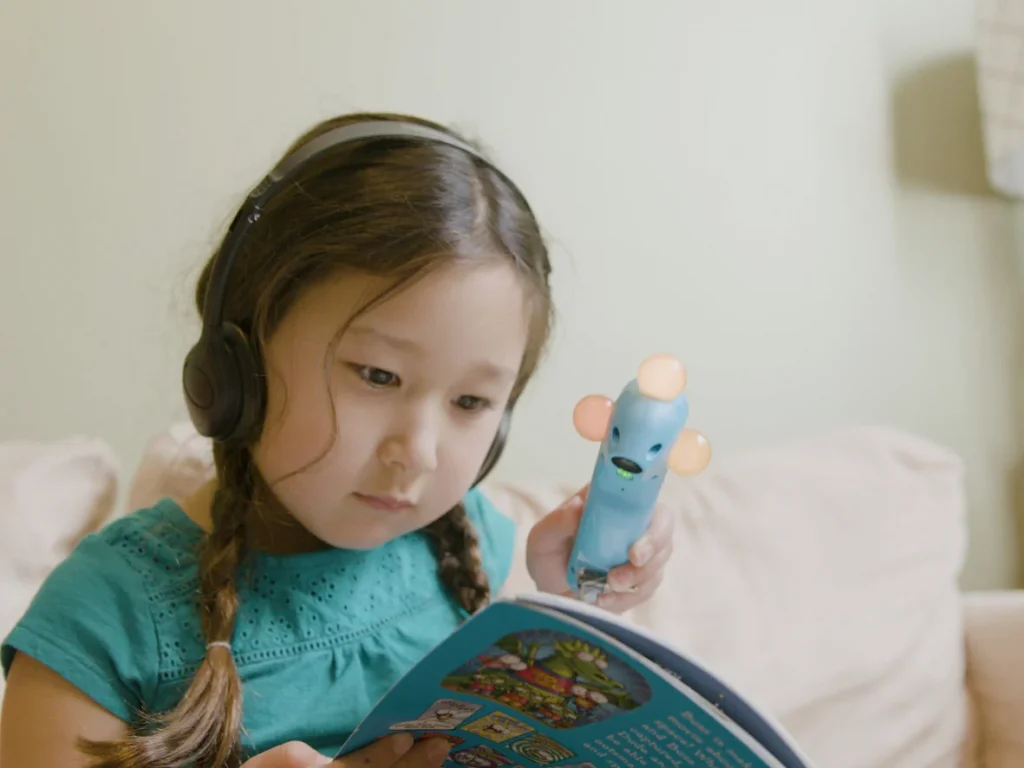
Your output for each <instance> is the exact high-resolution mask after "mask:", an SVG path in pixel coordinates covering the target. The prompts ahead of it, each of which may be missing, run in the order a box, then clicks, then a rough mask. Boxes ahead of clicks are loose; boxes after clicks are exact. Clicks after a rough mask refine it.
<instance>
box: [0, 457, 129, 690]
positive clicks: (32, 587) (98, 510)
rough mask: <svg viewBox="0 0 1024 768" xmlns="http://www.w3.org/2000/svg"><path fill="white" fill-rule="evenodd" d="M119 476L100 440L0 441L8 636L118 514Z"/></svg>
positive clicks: (0, 558)
mask: <svg viewBox="0 0 1024 768" xmlns="http://www.w3.org/2000/svg"><path fill="white" fill-rule="evenodd" d="M117 478H118V462H117V460H116V457H115V456H114V452H113V450H111V448H110V447H109V446H108V445H107V444H106V443H104V442H102V441H100V440H96V439H92V438H87V437H69V438H67V439H63V440H54V441H9V442H0V524H2V526H3V532H4V533H3V536H0V637H5V636H6V635H7V633H8V632H9V631H10V630H11V628H12V627H13V626H14V624H15V623H17V621H18V619H20V618H21V616H22V614H23V613H24V611H25V609H26V608H27V607H28V604H29V602H31V600H32V597H33V596H34V595H35V593H36V590H38V589H39V586H40V585H41V584H42V582H43V580H44V579H45V578H46V577H47V576H48V575H49V573H50V571H52V570H53V568H54V567H55V566H56V565H57V564H58V563H60V561H61V560H62V559H63V558H64V557H65V556H66V555H67V554H68V553H69V552H70V551H71V549H72V548H73V547H74V546H75V545H76V544H77V543H78V542H79V541H80V540H81V539H82V537H83V536H85V535H86V534H88V533H91V532H93V531H96V530H98V529H99V528H100V527H101V526H102V525H103V524H104V523H105V522H106V521H107V520H108V519H109V518H110V517H111V515H112V514H113V512H114V507H115V503H116V496H117V487H118V481H117ZM2 690H3V681H2V680H0V692H2Z"/></svg>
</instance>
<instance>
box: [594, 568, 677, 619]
mask: <svg viewBox="0 0 1024 768" xmlns="http://www.w3.org/2000/svg"><path fill="white" fill-rule="evenodd" d="M663 578H664V573H663V572H661V573H658V574H656V575H655V576H654V577H652V578H650V579H648V580H647V581H645V582H644V583H643V585H642V586H640V587H639V588H638V589H637V590H636V591H635V592H627V593H618V592H606V593H605V594H603V595H601V596H599V597H598V598H597V604H598V606H600V607H601V608H604V609H605V610H607V611H611V612H612V613H625V612H626V611H628V610H629V609H630V608H635V607H636V606H638V605H640V604H641V603H643V602H645V601H647V600H649V599H650V597H651V595H653V594H654V592H655V591H656V590H657V589H658V587H659V586H660V585H661V581H662V579H663Z"/></svg>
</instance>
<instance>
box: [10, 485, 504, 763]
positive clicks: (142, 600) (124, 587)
mask: <svg viewBox="0 0 1024 768" xmlns="http://www.w3.org/2000/svg"><path fill="white" fill-rule="evenodd" d="M465 503H466V510H467V512H468V514H469V517H470V520H471V521H472V523H473V525H474V527H475V529H476V531H477V532H478V534H479V540H480V546H481V550H482V552H481V554H482V556H483V562H484V567H485V569H486V570H487V573H488V576H489V578H490V584H491V590H492V594H493V593H496V592H497V591H498V589H499V588H500V586H501V585H502V583H503V582H504V581H505V579H506V578H507V576H508V573H509V569H510V568H511V562H512V550H513V545H514V538H515V531H514V523H513V522H512V521H511V520H510V519H509V518H507V517H505V516H504V515H502V514H501V513H500V512H498V510H497V509H495V508H494V506H493V505H491V503H490V502H489V501H488V500H487V499H486V498H485V497H484V496H483V495H482V494H481V493H480V492H479V491H477V490H473V491H470V493H469V494H467V496H466V497H465ZM202 536H203V532H202V530H201V529H200V528H199V527H198V526H197V525H196V524H195V523H194V522H193V521H192V520H191V519H190V518H188V517H187V516H186V515H185V513H184V512H183V511H182V510H181V508H180V507H179V506H178V505H177V504H175V503H174V502H172V501H170V500H168V499H164V500H162V501H160V502H159V503H157V504H156V505H155V506H153V507H151V508H148V509H143V510H139V511H137V512H135V513H133V514H131V515H128V516H126V517H124V518H122V519H119V520H116V521H114V522H113V523H111V524H109V525H108V526H106V527H105V528H104V529H103V530H101V531H99V532H98V533H95V534H93V535H90V536H88V537H87V538H85V539H84V540H83V541H82V542H81V543H80V544H79V545H78V546H77V547H76V548H75V549H74V551H73V552H72V553H71V554H70V555H69V556H68V557H67V558H66V559H65V560H64V561H63V562H62V563H61V564H60V565H59V566H58V567H57V568H56V569H55V570H54V571H53V572H52V573H51V574H50V576H49V578H47V580H46V582H45V583H44V584H43V586H42V587H41V589H40V590H39V592H38V593H37V595H36V596H35V598H34V600H33V602H32V604H31V605H30V607H29V608H28V610H27V611H26V613H25V615H24V617H23V618H22V619H21V621H20V622H19V623H18V624H17V625H16V626H15V628H14V629H13V630H12V631H11V633H10V635H9V636H8V637H7V639H6V640H5V641H4V643H3V646H2V648H0V662H2V666H3V672H4V675H5V676H6V675H7V672H8V671H9V669H10V665H11V662H12V661H13V659H14V655H15V652H17V651H21V652H24V653H25V654H27V655H29V656H33V657H34V658H36V659H37V660H38V661H40V662H42V663H43V664H45V665H46V666H48V667H50V668H51V669H53V670H54V671H55V672H57V673H58V674H59V675H61V676H62V677H64V678H65V679H67V680H68V681H69V682H70V683H72V684H73V685H75V686H76V687H78V688H79V689H81V690H82V691H83V692H84V693H85V694H86V695H88V696H89V697H90V698H92V699H93V700H94V701H96V702H97V703H98V704H99V705H100V706H102V707H104V708H105V709H107V710H109V711H110V712H112V713H113V714H114V715H116V716H117V717H119V718H121V719H123V720H125V721H128V722H131V721H133V720H135V719H136V713H137V712H138V711H139V710H145V711H148V712H160V711H165V710H167V709H170V708H171V707H173V706H174V705H175V704H176V703H177V702H178V700H179V699H180V697H181V695H182V694H183V693H184V691H185V689H186V688H187V687H188V684H189V681H190V680H191V678H192V675H193V673H194V672H195V670H196V667H197V665H198V664H199V662H200V661H201V660H202V658H203V656H204V654H205V644H206V643H205V639H204V638H203V636H202V629H201V627H200V624H199V618H198V613H197V609H196V605H195V596H196V590H197V573H196V563H197V560H196V551H197V545H198V544H199V542H200V541H201V538H202ZM251 563H252V566H251V568H249V569H248V570H247V572H249V573H251V574H252V578H243V579H240V580H239V585H238V590H239V597H240V607H239V612H238V617H237V620H236V622H235V630H234V637H233V639H232V653H233V654H234V658H235V664H236V665H237V667H238V670H239V674H240V676H241V678H242V683H243V702H244V703H243V725H244V730H245V733H243V736H242V739H243V746H244V747H245V748H246V750H247V751H252V752H262V751H264V750H266V749H269V748H270V747H272V746H275V745H277V744H280V743H283V742H285V741H289V740H291V739H299V740H302V741H305V742H307V743H309V744H311V745H312V746H313V747H315V748H316V749H318V750H319V751H321V752H322V753H324V754H328V755H333V754H334V752H336V751H337V749H338V748H339V747H340V746H341V744H342V742H343V741H344V740H345V738H346V737H347V736H348V735H349V733H351V731H352V730H354V728H355V727H356V725H357V724H358V722H359V721H360V719H362V717H363V716H365V715H366V713H367V712H368V711H369V709H370V708H371V707H372V706H373V704H374V703H375V702H376V701H377V700H378V699H379V698H380V697H381V696H382V695H383V694H384V693H385V692H386V691H387V689H388V688H389V687H390V686H391V685H392V684H393V683H394V682H395V681H396V680H398V678H399V677H401V675H402V674H403V673H405V672H406V671H407V670H408V669H409V668H410V667H411V666H412V665H414V664H415V663H416V662H417V661H419V660H420V659H421V658H422V657H423V656H424V655H425V654H426V653H427V652H428V651H429V650H430V649H431V648H432V647H433V646H435V645H436V644H437V643H438V642H440V641H441V640H442V639H444V638H445V637H446V636H447V635H448V634H450V633H451V632H452V631H453V630H454V629H455V628H456V627H457V626H458V624H459V623H460V622H461V621H463V620H464V618H465V612H464V611H463V610H462V609H461V608H459V607H458V606H457V605H456V603H455V602H454V600H453V599H452V598H451V596H450V595H449V593H448V591H447V590H446V589H445V588H444V586H443V585H442V584H441V582H440V580H439V578H438V576H437V558H436V556H435V553H434V550H433V548H432V545H431V543H430V541H429V540H428V539H427V537H426V535H425V534H423V533H421V532H419V531H417V532H414V533H410V534H407V535H405V536H402V537H399V538H398V539H395V540H393V541H391V542H389V543H387V544H385V545H384V546H381V547H379V548H377V549H373V550H369V551H354V550H339V549H331V550H323V551H319V552H313V553H309V554H303V555H291V556H285V557H281V556H272V555H267V554H263V553H260V554H257V555H254V556H253V557H252V559H251Z"/></svg>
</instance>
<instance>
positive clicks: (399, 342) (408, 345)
mask: <svg viewBox="0 0 1024 768" xmlns="http://www.w3.org/2000/svg"><path fill="white" fill-rule="evenodd" d="M348 331H349V333H352V334H354V335H356V336H373V337H374V338H376V339H378V340H379V341H383V342H384V343H385V344H388V345H390V346H392V347H395V348H396V349H401V350H405V351H407V352H420V351H422V349H423V348H422V347H421V346H420V345H419V344H417V343H416V342H415V341H413V340H412V339H403V338H401V337H399V336H392V335H391V334H389V333H382V332H381V331H378V330H377V329H376V328H370V327H369V326H361V325H353V326H351V327H350V328H349V329H348Z"/></svg>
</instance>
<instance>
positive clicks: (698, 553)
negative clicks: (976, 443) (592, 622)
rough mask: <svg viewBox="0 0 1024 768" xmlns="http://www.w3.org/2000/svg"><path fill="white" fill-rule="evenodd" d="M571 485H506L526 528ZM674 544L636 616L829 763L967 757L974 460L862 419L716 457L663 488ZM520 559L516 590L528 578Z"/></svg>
mask: <svg viewBox="0 0 1024 768" xmlns="http://www.w3.org/2000/svg"><path fill="white" fill-rule="evenodd" d="M586 479H587V478H582V479H577V480H576V481H575V482H574V483H572V484H564V485H553V484H548V485H538V486H536V487H527V486H522V485H509V484H495V485H493V486H492V487H491V488H490V489H489V490H490V495H491V498H492V499H493V500H494V501H495V503H496V504H497V505H498V506H499V507H500V508H502V509H504V510H507V511H508V512H509V514H511V515H512V516H513V517H514V518H516V519H517V521H518V522H519V523H520V525H519V547H520V549H521V550H522V549H524V548H525V540H526V535H527V533H528V529H529V525H530V523H531V522H532V521H533V520H535V519H536V518H537V517H539V516H540V515H542V514H544V513H545V512H546V511H547V510H550V509H552V508H554V506H556V505H557V504H558V503H559V502H560V501H561V500H562V499H564V498H565V497H566V496H567V495H568V494H570V493H572V492H573V491H575V490H576V487H577V486H578V485H582V484H583V483H584V482H586ZM661 500H662V503H664V504H666V505H668V506H669V507H670V508H671V509H672V510H673V511H674V512H675V514H676V526H675V532H674V544H675V552H674V556H673V559H672V561H671V562H670V564H669V566H668V569H667V574H666V579H665V582H664V584H663V585H662V587H661V589H660V590H659V591H658V593H657V594H656V595H655V597H654V599H653V600H651V601H650V602H648V603H646V604H645V605H643V606H641V607H640V608H638V609H636V610H634V611H632V612H631V613H630V614H629V615H628V616H627V618H628V619H629V620H630V621H634V622H637V623H639V624H641V625H644V626H646V627H648V628H652V629H653V630H654V631H655V632H656V633H657V634H658V635H659V636H660V637H662V638H663V639H664V640H666V641H668V642H670V643H672V644H674V645H676V646H677V647H679V648H680V649H683V650H685V651H687V652H689V653H691V654H694V655H695V656H696V657H697V658H699V659H702V660H704V662H705V663H707V664H708V665H709V666H710V667H711V668H712V669H714V670H716V671H718V672H720V673H721V675H722V677H723V678H724V679H726V680H728V681H730V682H731V683H732V684H733V685H735V686H736V687H737V688H738V689H739V690H741V691H743V692H744V693H746V694H749V695H750V696H751V697H752V698H753V700H754V701H755V702H756V703H758V704H759V705H760V706H762V707H763V708H764V709H765V710H767V711H768V713H769V714H770V715H771V716H773V717H774V718H775V719H776V720H778V721H780V722H781V723H782V724H783V725H784V726H786V728H787V729H788V730H789V731H790V732H791V733H793V734H794V735H795V737H796V738H797V740H798V741H799V743H800V744H801V746H802V748H803V750H804V751H805V752H806V753H807V754H808V755H809V756H810V757H812V758H813V759H814V760H815V762H816V764H817V765H819V766H822V767H823V768H825V767H827V768H921V766H929V768H955V766H957V765H958V761H959V755H960V746H961V742H962V739H963V737H964V732H965V720H966V717H965V708H966V701H965V694H964V687H963V686H964V659H963V651H962V644H963V619H962V617H961V601H960V593H959V589H958V579H959V574H960V570H961V566H962V560H963V555H964V550H965V542H966V535H965V527H964V526H965V499H964V486H963V468H962V465H961V461H960V460H959V459H958V458H957V456H956V455H954V454H953V453H951V452H950V451H948V450H946V449H944V448H942V447H940V446H937V445H934V444H932V443H930V442H928V441H925V440H922V439H920V438H918V437H915V436H913V435H909V434H905V433H902V432H899V431H894V430H889V429H881V428H860V429H849V430H843V431H838V432H834V433H829V434H824V435H819V436H816V437H813V438H807V439H803V440H795V441H791V442H786V443H784V444H779V445H776V446H773V447H771V448H770V449H766V450H761V451H757V452H751V453H746V454H744V455H742V456H737V457H735V458H729V459H716V458H713V459H712V462H711V465H710V467H709V468H708V469H707V470H706V471H705V472H704V473H703V474H701V475H699V476H697V477H695V478H690V479H679V478H675V477H671V478H669V479H668V480H667V481H666V484H665V487H664V491H663V493H662V497H661ZM530 590H532V583H531V581H530V579H529V576H528V575H527V573H526V570H525V566H524V565H523V556H522V551H521V552H520V554H519V555H518V556H517V557H516V559H515V566H514V571H513V573H512V575H511V577H510V579H509V581H508V584H507V585H506V588H505V591H506V592H516V591H530Z"/></svg>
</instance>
